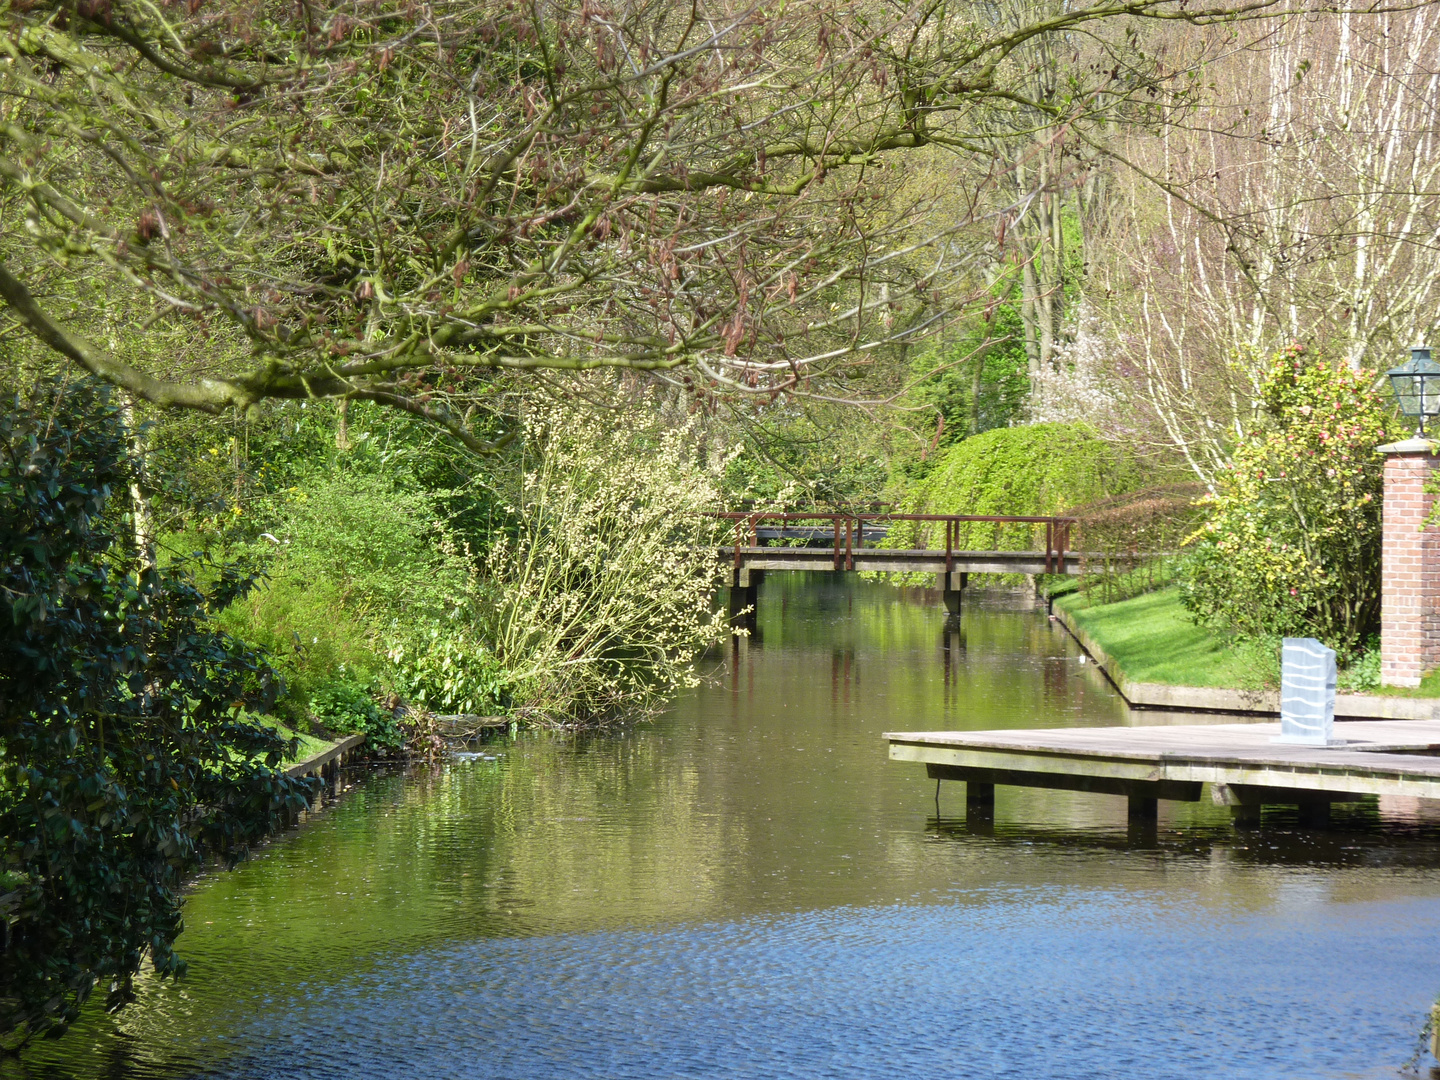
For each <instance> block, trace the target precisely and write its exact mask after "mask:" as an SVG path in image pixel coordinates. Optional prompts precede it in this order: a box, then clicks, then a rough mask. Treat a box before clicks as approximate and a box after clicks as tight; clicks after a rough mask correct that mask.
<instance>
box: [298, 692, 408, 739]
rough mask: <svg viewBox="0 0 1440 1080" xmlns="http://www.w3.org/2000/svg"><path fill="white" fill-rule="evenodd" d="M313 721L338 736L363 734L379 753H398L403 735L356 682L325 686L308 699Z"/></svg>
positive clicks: (388, 715) (371, 696) (392, 719)
mask: <svg viewBox="0 0 1440 1080" xmlns="http://www.w3.org/2000/svg"><path fill="white" fill-rule="evenodd" d="M310 711H311V712H312V713H313V714H314V716H315V719H316V720H318V721H320V723H322V724H324V725H325V727H326V728H328V729H329V730H330V731H331V732H333V733H335V734H337V735H354V734H357V733H363V734H364V735H365V743H366V745H367V746H370V747H372V748H375V749H379V750H400V749H402V748H403V747H404V745H405V735H404V733H403V732H402V731H401V730H400V727H399V725H398V724H396V723H395V717H394V715H393V714H392V713H390V712H389V711H388V710H385V709H381V708H380V707H379V706H378V705H376V704H375V698H374V696H373V695H372V694H371V693H370V691H369V690H367V689H366V688H365V687H364V686H362V685H361V684H360V683H358V682H351V681H348V680H339V681H336V682H330V683H326V684H325V685H323V686H321V687H320V688H319V689H317V690H315V691H314V693H312V694H311V695H310Z"/></svg>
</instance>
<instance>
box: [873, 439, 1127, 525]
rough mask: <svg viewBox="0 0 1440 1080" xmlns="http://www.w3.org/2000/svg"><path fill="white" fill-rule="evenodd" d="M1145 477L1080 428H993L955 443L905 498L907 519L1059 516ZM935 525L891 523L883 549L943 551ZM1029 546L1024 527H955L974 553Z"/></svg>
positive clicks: (1119, 450) (1118, 451)
mask: <svg viewBox="0 0 1440 1080" xmlns="http://www.w3.org/2000/svg"><path fill="white" fill-rule="evenodd" d="M1152 475H1153V473H1152V472H1150V471H1148V470H1147V469H1146V468H1144V467H1143V466H1142V464H1141V463H1140V461H1139V460H1137V458H1136V457H1135V456H1134V455H1133V454H1132V453H1130V452H1129V451H1128V450H1126V449H1125V448H1123V447H1120V446H1117V445H1115V444H1114V443H1110V442H1106V441H1105V440H1103V439H1101V438H1100V437H1099V436H1098V435H1097V434H1096V432H1095V430H1094V429H1093V428H1089V427H1086V426H1085V425H1083V424H1030V425H1027V426H1024V427H1007V428H995V429H994V430H992V431H987V432H984V433H982V434H980V435H977V436H975V437H974V438H970V439H965V440H964V441H963V442H959V443H956V444H955V445H954V446H953V447H951V448H950V450H949V451H947V452H946V453H945V455H944V456H943V457H942V458H941V459H940V461H939V462H937V463H936V465H935V467H934V469H932V470H931V471H930V473H929V475H927V476H926V477H925V479H924V480H923V481H922V482H921V483H920V484H918V485H916V486H915V487H914V488H913V489H912V490H911V492H910V493H909V495H908V497H907V500H906V504H905V507H904V510H905V512H906V513H911V514H977V515H989V516H1032V515H1046V514H1063V513H1065V512H1066V511H1068V510H1070V509H1072V508H1074V507H1076V506H1079V505H1081V504H1083V503H1090V502H1094V501H1096V500H1098V499H1104V498H1107V497H1110V496H1113V495H1118V494H1120V493H1123V492H1126V491H1131V490H1134V489H1136V488H1139V487H1141V486H1143V485H1144V484H1145V483H1146V481H1147V479H1148V478H1149V477H1150V476H1152ZM943 528H944V526H943V525H938V524H936V523H928V522H927V523H905V524H899V523H897V525H896V527H895V528H893V529H892V530H891V532H890V535H889V536H888V537H887V538H886V540H885V546H886V547H901V548H906V547H925V546H927V545H928V546H935V544H936V543H937V542H938V543H943V534H942V535H941V536H940V539H939V540H938V541H937V540H935V539H934V535H935V533H936V530H937V529H943ZM1033 542H1034V528H1032V527H1031V526H1029V525H993V524H989V523H984V522H974V523H970V524H967V525H962V526H961V533H960V545H961V546H962V547H966V548H972V549H974V550H978V551H984V550H996V551H999V550H1009V549H1014V550H1019V549H1024V548H1029V547H1030V546H1031V545H1032V544H1033Z"/></svg>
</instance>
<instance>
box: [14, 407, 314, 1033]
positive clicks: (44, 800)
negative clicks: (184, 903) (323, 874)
mask: <svg viewBox="0 0 1440 1080" xmlns="http://www.w3.org/2000/svg"><path fill="white" fill-rule="evenodd" d="M10 406H11V407H10V408H8V409H6V410H5V411H4V412H0V687H3V688H4V690H3V693H0V730H3V732H4V740H3V745H0V752H3V756H0V763H3V776H0V855H3V858H0V870H3V874H4V879H3V884H0V889H3V890H4V891H5V896H4V898H3V903H0V906H3V908H4V911H5V929H6V934H5V947H4V949H3V950H0V1035H4V1036H12V1037H13V1038H10V1039H7V1040H6V1041H7V1043H10V1044H12V1045H10V1046H7V1049H13V1043H14V1042H16V1041H23V1039H24V1038H26V1037H28V1036H33V1035H37V1034H47V1035H58V1034H60V1033H61V1032H62V1031H63V1030H64V1029H65V1027H66V1026H68V1025H69V1024H71V1023H73V1022H74V1020H75V1019H76V1018H77V1016H78V1015H79V1012H80V1007H81V1005H82V1004H83V1003H84V1001H85V1000H86V999H87V998H88V997H89V995H90V994H91V992H92V991H93V990H94V988H95V987H96V986H97V985H99V986H102V987H104V988H105V993H106V1005H107V1007H109V1008H112V1009H114V1008H118V1007H120V1006H121V1005H124V1004H125V1003H126V1002H127V1001H129V1000H131V999H132V997H133V983H134V978H135V975H136V973H137V972H138V971H139V969H140V965H141V962H142V960H143V959H144V958H146V957H148V958H149V960H150V962H151V964H153V966H154V969H155V971H156V972H157V973H158V974H159V975H161V976H166V975H174V974H178V973H180V972H181V971H183V970H184V963H183V962H182V961H181V960H180V958H179V956H177V955H176V952H175V948H174V945H175V939H176V936H177V935H178V934H179V932H180V929H181V919H180V903H181V887H182V884H183V882H184V880H185V878H186V877H187V876H188V875H189V874H191V873H193V872H194V871H195V870H196V869H197V868H199V867H200V866H201V865H202V861H203V859H204V858H205V857H206V856H208V857H210V858H216V857H218V858H219V859H220V860H222V861H225V862H233V861H235V860H237V859H239V858H241V857H243V856H244V854H245V852H246V849H247V846H248V845H249V844H250V843H252V842H254V841H256V840H259V839H260V838H262V837H264V836H265V835H267V834H268V833H270V832H272V831H274V830H275V829H277V828H279V827H280V826H281V825H282V824H283V821H284V817H285V814H286V813H287V811H296V810H299V809H302V808H303V807H305V806H306V805H307V804H308V802H309V797H308V796H309V793H310V791H311V789H312V784H311V783H310V782H309V781H305V780H300V779H297V778H294V777H291V776H289V775H287V774H286V773H285V771H284V769H283V767H282V762H283V760H284V758H285V754H286V750H287V744H286V741H285V740H283V739H282V738H281V737H280V736H279V735H278V734H277V733H276V732H274V731H273V730H271V729H269V728H268V727H266V726H265V725H263V724H261V723H258V722H256V721H255V720H254V718H253V716H252V715H251V714H250V713H249V712H248V711H247V708H246V707H247V706H249V707H252V708H254V709H256V710H257V711H263V710H264V708H265V705H266V702H265V700H264V698H265V697H266V696H267V694H266V693H265V691H266V690H268V688H269V687H270V685H272V684H273V673H272V672H271V671H270V670H269V668H268V666H267V665H266V664H265V661H264V658H263V657H261V656H259V655H257V654H256V653H255V652H254V651H253V650H251V649H249V648H246V647H245V646H244V645H243V644H242V643H241V642H239V641H237V640H236V639H235V638H234V637H232V636H230V635H228V634H226V633H224V632H222V631H221V630H220V629H218V628H217V627H216V626H215V625H214V623H213V622H212V620H211V618H210V612H211V611H213V610H215V609H216V608H218V607H223V606H224V605H225V604H228V603H229V602H230V601H231V600H232V599H233V598H234V597H235V595H236V593H237V592H239V591H243V589H244V588H245V587H246V584H247V583H246V580H245V578H244V576H243V575H237V574H235V573H233V572H231V571H230V570H229V569H226V568H214V567H211V568H208V569H207V571H206V572H205V573H204V574H203V575H191V574H189V573H187V572H185V571H184V570H182V569H180V568H178V567H173V566H172V567H168V568H165V569H160V568H157V567H154V566H150V565H145V564H142V563H140V562H138V561H137V555H138V552H137V550H136V546H135V532H134V526H133V524H132V522H131V520H130V518H129V515H128V514H127V512H126V510H127V507H126V501H127V500H126V497H125V493H126V492H127V491H128V490H129V489H130V486H131V484H132V483H134V482H135V473H134V471H133V468H132V462H131V459H130V456H129V449H128V440H127V434H128V433H127V431H126V430H125V428H124V426H123V424H122V422H121V419H120V417H119V415H118V410H116V409H115V407H114V406H113V405H111V404H110V401H109V396H108V391H106V390H102V389H99V388H98V387H97V386H96V385H95V384H92V383H90V382H88V381H81V382H79V383H78V384H77V383H74V382H70V383H59V382H56V383H49V384H45V385H43V386H42V387H41V388H40V390H39V391H38V392H37V393H36V395H35V396H34V397H33V398H30V399H27V398H24V397H19V396H17V397H15V398H12V401H11V402H10ZM199 580H203V581H207V582H210V583H212V584H210V585H207V586H205V587H202V586H201V585H200V584H198V583H197V582H198V581H199Z"/></svg>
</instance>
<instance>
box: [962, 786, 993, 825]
mask: <svg viewBox="0 0 1440 1080" xmlns="http://www.w3.org/2000/svg"><path fill="white" fill-rule="evenodd" d="M965 813H966V815H967V816H968V815H970V814H979V815H981V816H983V817H994V816H995V785H994V784H982V783H980V782H979V781H978V780H966V781H965Z"/></svg>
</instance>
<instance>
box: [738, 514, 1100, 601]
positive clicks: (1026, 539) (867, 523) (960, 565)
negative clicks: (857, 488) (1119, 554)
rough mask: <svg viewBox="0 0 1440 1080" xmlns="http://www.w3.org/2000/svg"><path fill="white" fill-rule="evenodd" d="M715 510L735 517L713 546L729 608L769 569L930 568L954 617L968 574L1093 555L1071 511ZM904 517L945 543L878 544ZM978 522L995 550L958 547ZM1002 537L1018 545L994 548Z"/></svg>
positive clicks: (1067, 564)
mask: <svg viewBox="0 0 1440 1080" xmlns="http://www.w3.org/2000/svg"><path fill="white" fill-rule="evenodd" d="M716 516H717V517H720V518H722V519H724V520H727V521H731V522H733V523H734V537H733V541H732V543H730V544H729V545H727V546H725V547H722V548H720V549H719V552H718V557H719V558H720V560H721V561H722V563H724V564H726V565H727V569H728V577H729V585H730V610H731V611H732V612H739V611H742V610H744V609H747V608H748V609H750V610H751V611H752V612H753V611H754V609H755V602H756V591H757V588H758V586H759V584H760V579H761V577H762V576H763V575H764V574H765V573H766V572H768V571H772V570H824V571H830V572H833V573H844V572H847V571H877V572H879V573H902V574H903V573H926V574H934V575H935V582H936V587H937V588H939V589H940V590H941V592H942V594H943V596H944V599H945V606H946V608H947V609H948V610H949V612H950V614H951V615H952V616H958V615H959V614H960V603H961V596H962V593H963V591H964V589H965V586H966V584H967V582H968V579H969V576H970V575H971V574H1078V573H1081V572H1082V568H1083V566H1084V564H1085V562H1086V561H1087V560H1088V559H1090V558H1097V557H1099V556H1096V555H1094V554H1091V553H1086V552H1078V551H1071V550H1070V531H1071V528H1072V526H1074V525H1075V523H1076V521H1077V519H1076V518H1073V517H1026V516H995V515H982V514H848V513H819V514H798V513H773V514H767V513H756V512H744V511H741V512H732V513H725V514H718V515H716ZM902 522H913V523H915V525H916V532H917V534H918V535H920V536H922V537H924V536H927V535H928V536H929V537H933V538H934V540H935V541H937V542H938V541H939V540H940V538H941V536H942V535H943V538H944V546H943V547H941V546H938V543H937V546H935V547H924V548H895V547H880V546H879V544H880V542H881V541H883V540H886V539H888V538H889V537H890V536H891V535H892V533H893V532H894V531H895V526H896V525H898V524H900V523H902ZM976 524H981V525H986V524H988V525H991V526H993V529H992V530H990V532H991V535H992V536H993V537H994V540H995V546H994V548H993V549H990V550H972V549H969V548H964V547H962V546H961V540H962V538H963V537H966V536H969V535H973V533H974V532H975V531H976V530H975V529H974V528H973V526H974V525H976ZM967 526H969V527H968V528H967ZM1002 537H1003V539H1004V540H1005V541H1006V542H1007V544H1016V545H1017V547H1016V549H1013V550H1008V549H1007V550H1000V549H999V547H1000V544H999V542H1000V540H1001V539H1002Z"/></svg>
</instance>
